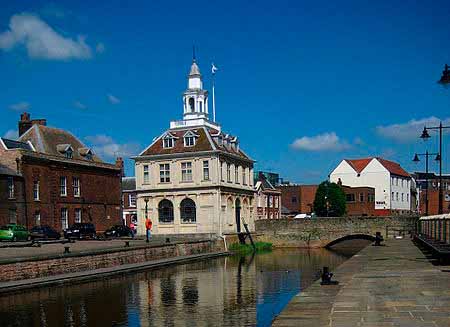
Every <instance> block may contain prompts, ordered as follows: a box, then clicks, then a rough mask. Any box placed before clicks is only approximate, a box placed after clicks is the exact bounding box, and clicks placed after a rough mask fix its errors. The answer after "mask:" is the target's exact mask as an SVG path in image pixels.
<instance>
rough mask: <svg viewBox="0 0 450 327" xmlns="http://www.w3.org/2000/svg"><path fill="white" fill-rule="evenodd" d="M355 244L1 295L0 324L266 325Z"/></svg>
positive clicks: (286, 251)
mask: <svg viewBox="0 0 450 327" xmlns="http://www.w3.org/2000/svg"><path fill="white" fill-rule="evenodd" d="M364 245H365V244H364ZM359 249H360V245H358V246H355V247H346V248H345V249H343V250H342V251H328V250H325V249H317V250H304V249H275V250H274V251H272V252H269V253H262V254H257V255H255V256H251V255H249V256H230V257H221V258H216V259H211V260H208V261H198V262H194V263H189V264H184V265H178V266H172V267H167V268H164V269H158V270H150V271H148V272H145V273H134V274H129V275H125V276H118V277H113V278H105V279H104V280H100V281H95V282H86V283H83V284H77V285H72V286H60V287H51V288H42V289H36V290H32V291H27V292H23V293H18V294H11V295H4V296H2V297H1V298H0V326H42V327H45V326H49V327H53V326H55V327H56V326H58V327H59V326H142V327H144V326H270V325H271V321H272V319H273V318H274V317H275V316H276V315H277V314H278V313H280V312H281V310H282V309H283V308H284V307H285V306H286V305H287V303H288V302H289V301H290V299H291V298H292V297H293V296H294V295H295V294H297V293H298V292H299V291H301V290H302V289H305V288H306V287H308V286H309V285H310V284H311V283H312V282H313V281H314V280H316V279H317V278H318V277H319V275H318V272H319V270H320V269H321V267H323V266H329V267H332V268H333V267H336V266H338V265H339V264H341V263H342V262H344V261H345V260H346V259H348V258H349V257H350V256H351V255H352V254H354V253H355V252H356V251H357V250H359Z"/></svg>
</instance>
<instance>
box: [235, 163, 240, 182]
mask: <svg viewBox="0 0 450 327" xmlns="http://www.w3.org/2000/svg"><path fill="white" fill-rule="evenodd" d="M234 182H235V183H236V184H239V166H237V165H235V166H234Z"/></svg>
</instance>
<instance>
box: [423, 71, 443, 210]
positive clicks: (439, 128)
mask: <svg viewBox="0 0 450 327" xmlns="http://www.w3.org/2000/svg"><path fill="white" fill-rule="evenodd" d="M446 69H448V66H447V67H446ZM444 72H445V71H444ZM448 73H449V74H450V71H448ZM443 78H444V77H442V78H441V80H442V79H443ZM449 78H450V75H449ZM447 128H450V126H443V125H442V122H440V123H439V126H430V127H427V126H425V127H424V128H423V131H422V135H420V138H421V139H423V140H424V141H426V140H428V139H429V138H430V134H429V133H428V131H430V130H431V131H439V153H438V154H437V156H436V160H437V161H439V209H438V213H439V214H442V213H443V210H442V205H443V198H444V195H443V188H442V132H443V130H444V129H447Z"/></svg>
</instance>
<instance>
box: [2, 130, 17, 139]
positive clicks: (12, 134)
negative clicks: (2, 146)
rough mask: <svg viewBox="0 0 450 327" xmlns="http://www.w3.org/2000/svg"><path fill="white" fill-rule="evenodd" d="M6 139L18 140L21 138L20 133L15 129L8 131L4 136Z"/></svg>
mask: <svg viewBox="0 0 450 327" xmlns="http://www.w3.org/2000/svg"><path fill="white" fill-rule="evenodd" d="M3 137H4V138H5V139H10V140H17V139H18V138H19V133H18V132H17V130H15V129H10V130H8V131H7V132H6V133H5V135H3Z"/></svg>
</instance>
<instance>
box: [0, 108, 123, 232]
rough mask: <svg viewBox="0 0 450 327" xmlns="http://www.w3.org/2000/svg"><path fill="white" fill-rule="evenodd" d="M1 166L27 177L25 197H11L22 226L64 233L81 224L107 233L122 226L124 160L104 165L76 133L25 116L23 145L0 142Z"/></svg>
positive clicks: (9, 201)
mask: <svg viewBox="0 0 450 327" xmlns="http://www.w3.org/2000/svg"><path fill="white" fill-rule="evenodd" d="M0 164H2V165H3V166H5V167H7V168H8V169H9V170H12V171H14V173H15V174H17V176H21V178H22V179H23V190H22V194H23V195H21V196H22V197H21V198H20V197H16V199H15V201H14V200H13V199H8V203H9V206H10V207H12V206H13V204H12V203H13V202H15V203H16V207H17V218H16V222H17V223H19V224H23V225H26V226H27V227H28V228H31V227H32V226H34V225H39V224H41V225H50V226H52V227H54V228H55V229H57V230H62V229H64V228H67V227H68V226H70V225H72V224H73V223H75V222H80V221H81V222H92V223H93V224H95V226H96V229H97V230H98V231H103V230H105V229H107V228H108V227H110V226H111V225H114V224H117V223H121V202H120V199H121V176H122V168H123V161H122V160H121V159H118V161H117V162H116V165H112V164H108V163H105V162H103V161H102V160H101V159H100V158H99V157H98V156H97V155H95V153H94V152H93V150H92V149H90V148H88V147H87V146H86V145H84V144H83V143H82V142H81V141H80V140H79V139H77V138H76V137H75V136H73V135H72V134H71V133H69V132H67V131H64V130H61V129H56V128H50V127H47V126H46V121H45V120H43V119H39V120H31V119H30V115H29V114H27V113H23V114H22V115H21V119H20V121H19V139H18V141H12V140H7V139H2V140H1V142H0ZM18 189H19V190H20V187H18ZM18 192H19V191H18ZM21 203H23V206H24V208H23V210H22V209H20V204H21ZM11 215H12V213H11ZM11 217H12V216H11ZM9 220H11V219H9Z"/></svg>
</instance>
